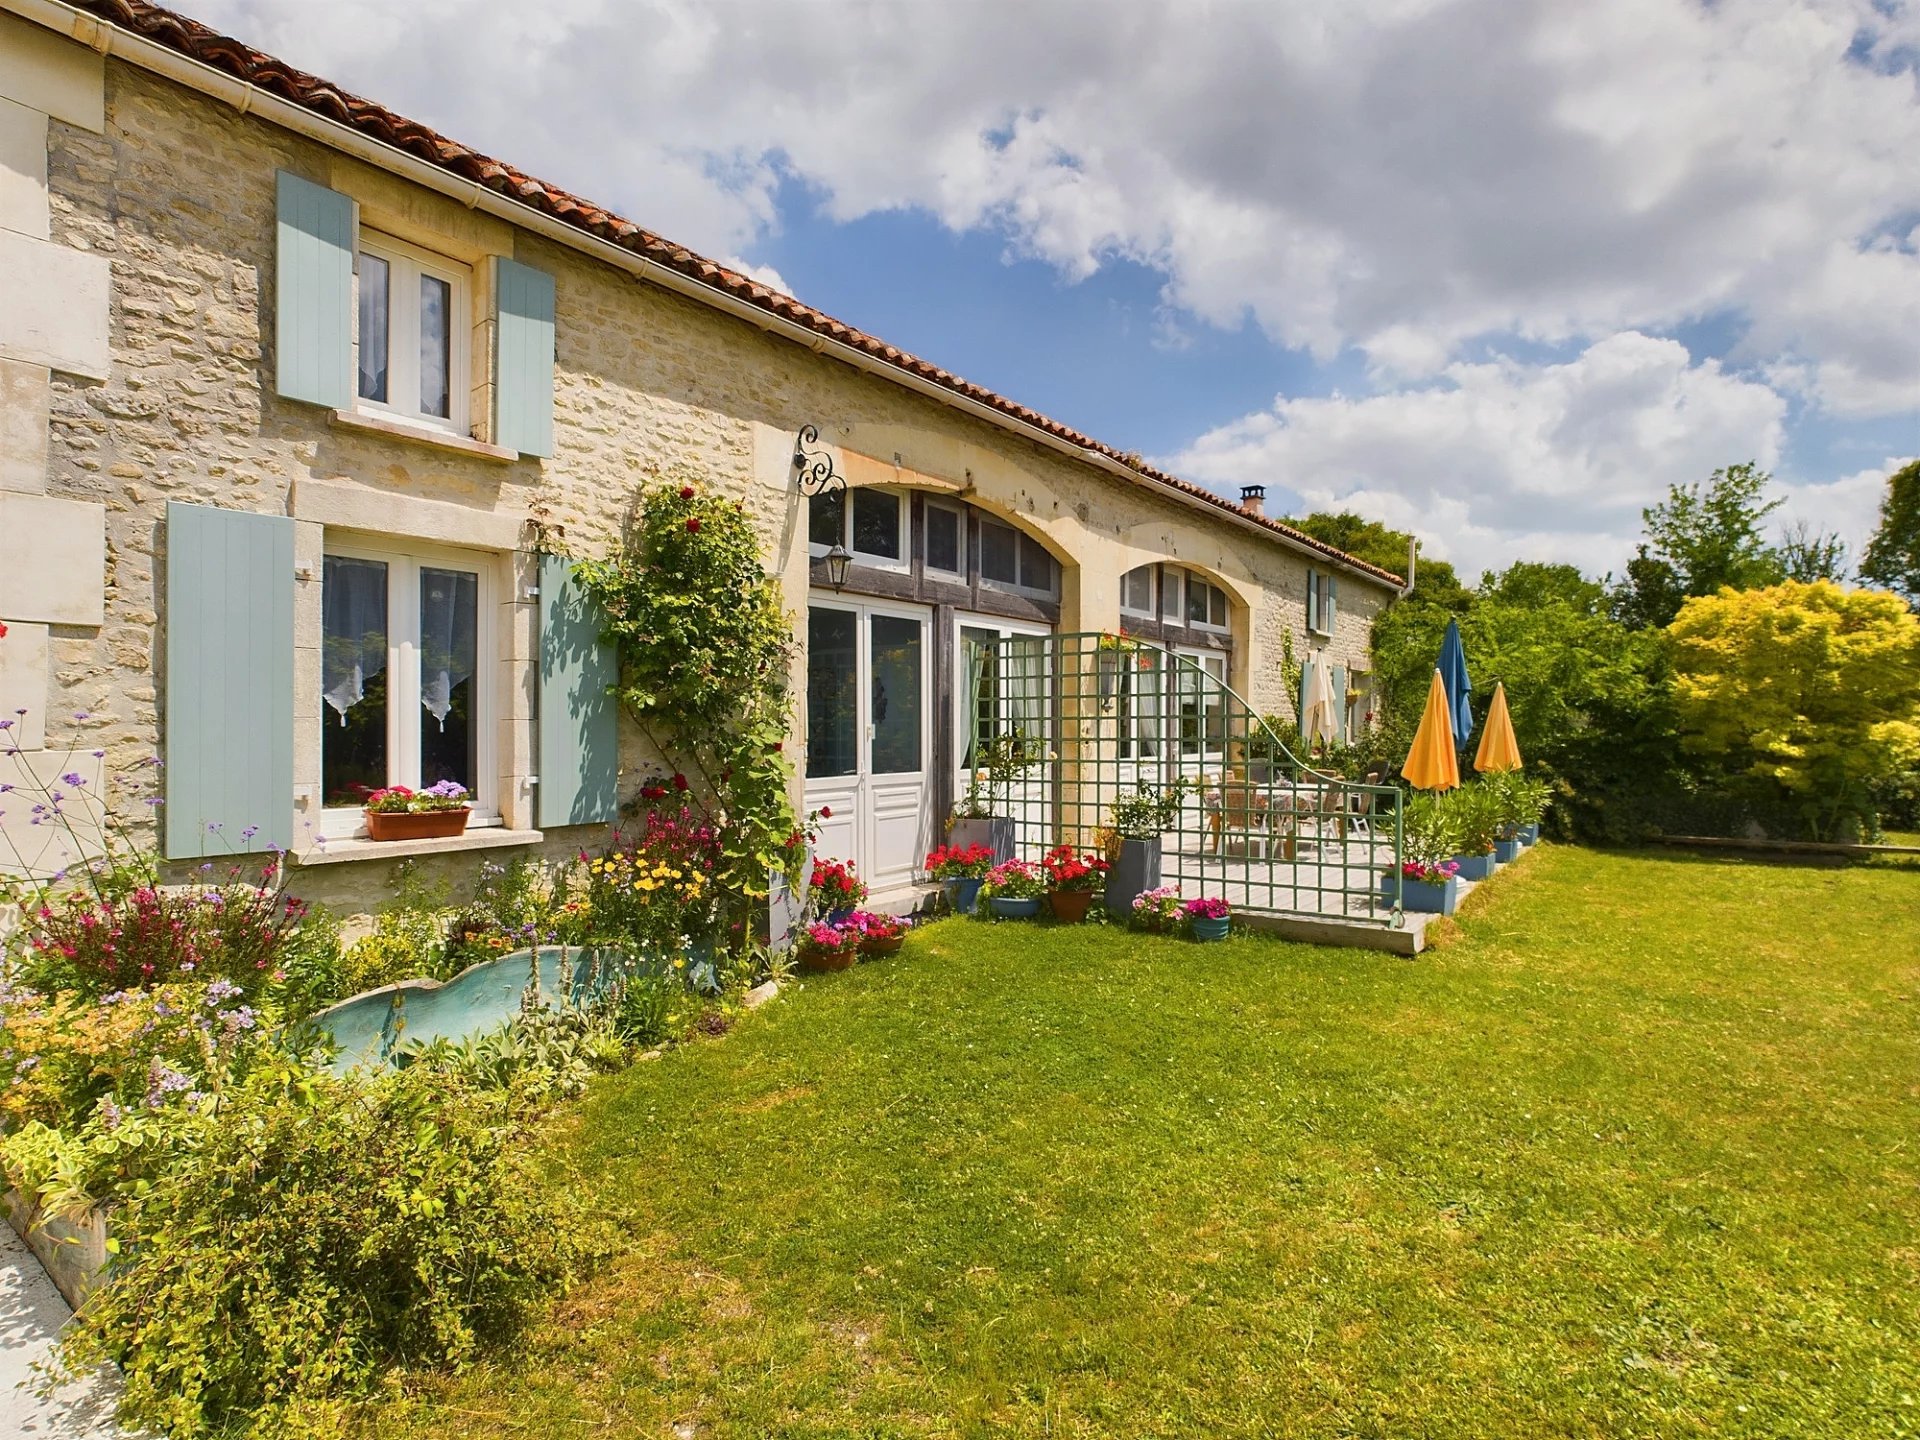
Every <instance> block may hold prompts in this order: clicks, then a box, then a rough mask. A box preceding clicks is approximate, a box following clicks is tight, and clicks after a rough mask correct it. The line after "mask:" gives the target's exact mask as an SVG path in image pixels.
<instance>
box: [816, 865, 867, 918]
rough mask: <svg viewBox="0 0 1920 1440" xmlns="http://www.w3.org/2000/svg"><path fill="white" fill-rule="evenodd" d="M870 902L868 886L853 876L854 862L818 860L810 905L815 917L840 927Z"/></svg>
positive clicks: (857, 876) (856, 876)
mask: <svg viewBox="0 0 1920 1440" xmlns="http://www.w3.org/2000/svg"><path fill="white" fill-rule="evenodd" d="M866 898H867V882H866V881H864V880H862V879H861V878H860V877H859V875H857V874H855V873H854V868H853V862H852V861H851V860H816V861H814V862H813V882H812V884H811V885H809V886H808V889H807V904H808V906H809V908H810V909H812V911H813V913H814V914H816V915H822V916H825V917H826V920H827V922H828V923H829V924H833V925H838V924H839V923H841V921H843V920H845V919H846V918H847V916H849V915H851V914H852V913H853V911H854V907H856V906H857V905H859V904H860V903H861V901H863V900H865V899H866Z"/></svg>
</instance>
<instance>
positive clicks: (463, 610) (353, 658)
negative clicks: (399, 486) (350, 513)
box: [320, 541, 495, 835]
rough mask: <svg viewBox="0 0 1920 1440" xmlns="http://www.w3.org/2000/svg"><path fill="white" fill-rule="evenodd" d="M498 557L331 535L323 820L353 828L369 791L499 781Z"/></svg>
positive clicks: (484, 796) (481, 790) (483, 808)
mask: <svg viewBox="0 0 1920 1440" xmlns="http://www.w3.org/2000/svg"><path fill="white" fill-rule="evenodd" d="M488 567H489V562H488V560H487V559H486V557H484V556H479V555H473V554H462V553H461V552H457V551H449V552H445V553H436V552H432V551H426V550H423V551H421V552H420V553H417V554H407V553H400V552H393V551H381V550H375V549H362V548H360V547H358V546H353V545H348V544H346V543H334V542H332V541H330V542H329V543H328V546H327V554H326V557H325V561H324V564H323V568H322V573H321V580H320V612H321V621H320V625H321V641H320V643H321V650H320V695H321V700H322V705H321V737H320V782H321V803H322V805H323V807H324V812H323V813H324V819H325V829H326V831H327V833H329V834H334V835H347V834H352V833H353V831H354V830H355V829H357V828H358V827H359V823H360V807H361V805H362V804H363V803H364V802H365V800H366V797H367V795H368V793H369V792H370V791H374V790H378V789H380V788H381V787H382V786H386V785H407V786H410V787H412V788H415V789H419V788H422V787H424V786H429V785H434V784H437V783H439V782H440V781H442V780H453V781H456V782H458V783H459V784H461V785H464V786H466V787H467V788H468V789H469V790H470V791H472V792H473V795H474V805H475V808H476V810H477V811H478V812H480V813H481V814H482V815H485V814H488V813H491V812H492V811H493V810H494V809H495V801H494V797H493V795H492V793H491V789H492V786H491V781H490V778H489V777H490V776H491V774H492V766H491V751H492V743H491V737H492V732H491V729H490V721H491V710H492V705H491V695H490V693H489V690H488V687H487V685H486V683H485V681H486V677H487V676H488V675H489V674H490V673H491V667H488V666H485V665H482V664H481V663H480V661H481V657H482V656H491V655H492V654H493V653H494V651H493V648H492V644H491V639H490V635H491V628H492V627H491V623H490V615H491V612H490V609H489V605H488V600H489V593H488V592H489V590H490V585H489V568H488Z"/></svg>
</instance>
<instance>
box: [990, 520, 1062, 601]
mask: <svg viewBox="0 0 1920 1440" xmlns="http://www.w3.org/2000/svg"><path fill="white" fill-rule="evenodd" d="M980 523H981V524H982V525H983V526H985V525H997V526H999V527H1000V528H1001V529H1002V530H1005V531H1007V532H1008V533H1009V534H1011V535H1012V536H1013V573H1014V574H1015V575H1025V574H1026V568H1027V567H1026V560H1025V558H1024V554H1023V551H1024V548H1025V546H1026V545H1028V544H1031V545H1033V546H1034V547H1035V548H1037V549H1038V550H1040V551H1041V553H1043V554H1044V555H1045V556H1046V557H1047V559H1048V560H1049V561H1050V562H1051V565H1050V567H1049V568H1050V569H1051V570H1052V571H1053V584H1052V585H1050V586H1035V585H1028V584H1025V583H1024V582H1023V581H1020V580H990V579H988V578H987V576H986V574H985V572H984V571H983V572H982V573H981V575H980V585H981V588H983V589H986V590H1000V591H1004V592H1005V593H1007V594H1011V595H1026V596H1029V597H1031V598H1033V599H1036V600H1058V599H1059V598H1060V558H1059V556H1057V555H1055V554H1054V553H1053V552H1052V551H1051V550H1049V549H1047V547H1046V546H1045V545H1043V544H1041V542H1040V539H1039V537H1038V536H1034V535H1029V534H1028V533H1027V532H1026V531H1024V530H1022V529H1021V528H1020V527H1019V526H1018V525H1015V524H1012V523H1011V522H1009V521H1006V520H998V519H995V518H994V517H993V516H991V515H982V516H981V517H980ZM986 548H987V547H986V546H985V545H984V544H983V545H982V546H981V547H980V549H981V551H982V552H983V553H984V551H985V550H986Z"/></svg>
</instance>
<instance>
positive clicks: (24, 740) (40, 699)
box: [0, 620, 47, 779]
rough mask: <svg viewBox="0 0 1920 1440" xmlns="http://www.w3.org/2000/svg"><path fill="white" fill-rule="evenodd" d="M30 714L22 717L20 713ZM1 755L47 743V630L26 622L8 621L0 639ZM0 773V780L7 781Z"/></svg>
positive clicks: (32, 748)
mask: <svg viewBox="0 0 1920 1440" xmlns="http://www.w3.org/2000/svg"><path fill="white" fill-rule="evenodd" d="M22 710H24V711H26V712H27V713H26V714H24V715H22V714H20V711H22ZM0 722H11V723H10V724H8V726H7V728H6V730H5V731H4V732H0V752H4V751H6V750H10V749H12V748H13V747H14V746H16V745H17V746H19V747H20V748H21V749H22V750H38V749H40V748H41V747H42V746H44V745H45V744H46V743H47V627H46V626H44V625H34V624H31V623H29V622H27V621H24V620H10V621H8V622H7V633H6V634H5V635H4V636H0ZM3 769H4V766H0V770H3ZM4 778H5V776H4V774H0V779H4Z"/></svg>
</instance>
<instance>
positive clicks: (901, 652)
mask: <svg viewBox="0 0 1920 1440" xmlns="http://www.w3.org/2000/svg"><path fill="white" fill-rule="evenodd" d="M856 513H857V512H856ZM870 624H871V625H872V645H873V773H874V774H876V775H904V774H908V773H910V772H912V771H915V770H918V769H919V768H920V648H921V632H922V630H923V629H924V627H923V626H922V625H921V623H920V622H919V621H918V620H902V619H900V618H898V617H897V616H893V615H875V616H874V617H873V619H872V620H871V622H870Z"/></svg>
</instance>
